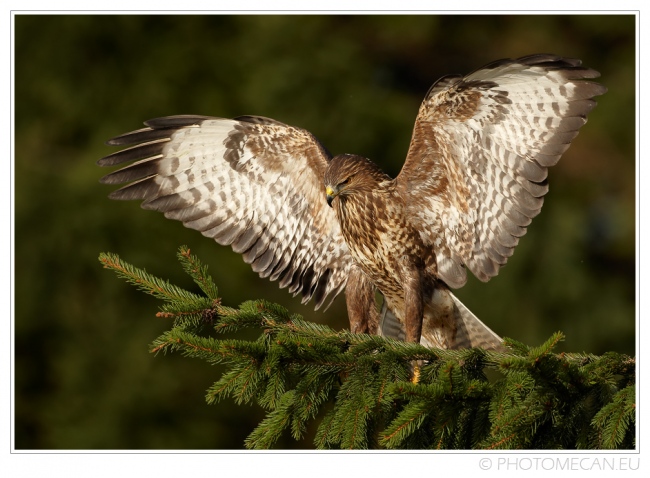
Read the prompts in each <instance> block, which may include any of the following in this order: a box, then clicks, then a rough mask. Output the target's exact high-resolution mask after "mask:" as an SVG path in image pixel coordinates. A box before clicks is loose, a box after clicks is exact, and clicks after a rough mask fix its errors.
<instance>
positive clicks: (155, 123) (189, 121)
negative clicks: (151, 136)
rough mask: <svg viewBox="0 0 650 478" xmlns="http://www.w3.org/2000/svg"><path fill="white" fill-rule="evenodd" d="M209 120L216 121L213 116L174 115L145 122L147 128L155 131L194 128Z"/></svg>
mask: <svg viewBox="0 0 650 478" xmlns="http://www.w3.org/2000/svg"><path fill="white" fill-rule="evenodd" d="M209 119H214V118H212V117H211V116H201V115H174V116H163V117H161V118H153V119H150V120H147V121H145V122H144V124H146V125H147V126H149V127H150V128H154V129H160V128H182V127H184V126H194V125H198V124H200V123H201V122H203V121H205V120H209Z"/></svg>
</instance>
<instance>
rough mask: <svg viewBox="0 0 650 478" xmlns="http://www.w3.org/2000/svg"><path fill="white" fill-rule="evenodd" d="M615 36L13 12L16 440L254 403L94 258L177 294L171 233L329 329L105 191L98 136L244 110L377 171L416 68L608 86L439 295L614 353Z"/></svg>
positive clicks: (622, 212)
mask: <svg viewBox="0 0 650 478" xmlns="http://www.w3.org/2000/svg"><path fill="white" fill-rule="evenodd" d="M634 28H635V21H634V17H632V16H623V15H618V16H595V15H593V16H364V15H361V16H289V15H287V16H258V15H251V16H84V15H80V16H47V15H39V16H25V15H19V16H17V17H15V93H16V96H15V106H16V116H15V126H16V129H15V131H16V138H15V146H16V157H15V234H16V236H15V245H16V250H15V267H16V269H15V279H16V283H15V285H16V287H15V291H16V296H15V306H16V307H15V310H16V317H15V333H16V337H15V338H16V341H15V344H16V354H15V361H14V364H15V377H16V383H15V412H16V417H15V418H16V421H15V423H16V440H15V445H16V447H17V448H21V449H22V448H33V449H43V448H47V449H107V448H110V449H126V448H131V449H151V448H163V449H167V448H179V449H187V448H197V449H198V448H200V449H202V448H213V449H216V448H239V447H241V446H242V443H243V440H244V438H245V437H246V436H247V434H248V433H250V431H251V430H252V429H253V427H254V426H255V425H256V424H257V423H258V422H259V420H260V419H261V417H262V413H261V411H260V410H259V409H257V408H255V407H248V406H246V407H238V406H236V405H234V403H232V402H231V401H223V402H222V403H220V404H219V405H217V406H208V405H206V404H205V402H204V392H205V389H207V388H208V386H209V385H210V384H211V383H212V382H213V381H215V380H216V379H217V378H218V375H219V373H220V369H218V368H215V367H210V366H208V365H206V364H204V363H202V362H198V361H193V360H190V359H185V358H183V357H181V356H158V357H155V356H153V355H151V354H149V353H148V344H149V343H150V342H151V341H152V340H153V339H154V338H155V337H156V336H157V335H158V334H160V333H161V332H163V331H164V330H166V329H167V328H168V327H169V325H170V324H169V321H168V320H165V319H159V318H156V317H154V314H155V312H156V311H157V307H158V304H157V302H156V301H155V300H154V299H153V298H151V297H149V296H145V295H144V294H142V293H139V292H137V291H135V290H134V289H133V288H132V287H130V286H128V285H126V284H125V283H124V282H122V281H119V280H118V279H117V278H116V277H115V276H114V275H113V274H112V273H110V272H109V271H106V270H104V269H102V268H101V267H100V265H99V263H98V261H97V256H98V254H99V252H101V251H110V252H116V253H118V254H120V255H121V256H122V257H123V258H124V259H125V260H127V261H129V262H131V263H134V264H135V265H138V266H141V267H145V268H147V270H148V271H150V272H153V273H155V274H156V275H159V276H163V277H166V278H169V279H170V280H171V281H172V282H175V283H177V284H179V285H182V286H185V287H190V288H191V287H192V286H193V285H192V283H191V281H190V279H189V278H187V277H186V276H185V275H184V274H183V273H182V271H181V269H180V267H179V265H178V263H177V262H176V260H175V253H176V250H177V248H178V246H179V245H181V244H187V245H189V246H190V247H191V249H192V251H193V252H194V253H196V254H198V255H199V256H200V257H201V258H202V259H203V260H204V261H205V262H207V263H208V264H209V265H210V270H211V272H212V274H213V275H214V278H215V280H216V282H217V284H218V285H219V287H220V291H221V294H222V295H223V298H224V299H223V300H224V303H225V304H227V305H233V306H235V305H238V304H239V303H241V302H242V301H244V300H247V299H256V298H267V299H270V300H272V301H275V302H279V303H281V304H283V305H285V306H287V307H288V308H290V309H291V310H293V311H296V312H299V313H302V314H304V315H305V316H306V317H307V318H309V319H310V320H315V321H319V322H325V323H328V324H330V325H331V326H332V327H334V328H337V329H340V328H343V327H345V326H346V325H347V319H346V316H345V313H344V301H343V298H342V297H341V298H339V299H337V300H336V301H335V303H334V305H333V306H332V307H331V308H330V309H329V310H328V311H327V312H325V313H322V312H318V313H315V312H313V311H312V310H311V306H301V305H300V303H299V300H298V299H292V298H291V296H290V295H289V294H288V293H287V292H286V291H283V290H279V289H278V288H277V285H275V284H272V283H269V282H267V281H266V280H261V279H259V278H258V277H257V276H256V274H254V273H253V272H252V271H251V270H250V269H249V268H248V266H246V265H245V264H244V263H243V261H242V260H241V258H240V257H239V256H238V255H236V254H234V253H233V252H232V251H231V250H230V249H229V248H225V247H221V246H219V245H217V244H216V243H214V242H212V241H210V240H208V239H206V238H204V237H202V236H201V235H200V234H199V233H197V232H195V231H191V230H188V229H185V228H183V227H182V225H181V224H180V223H177V222H173V221H168V220H166V219H164V218H163V216H162V215H159V214H156V213H153V212H149V211H143V210H141V209H140V208H139V207H138V204H137V203H118V202H111V201H109V200H108V199H106V195H107V194H108V193H109V191H110V188H109V187H107V186H103V185H100V184H99V183H98V179H99V178H100V177H101V176H102V175H103V174H105V173H107V172H109V171H107V170H101V169H100V168H98V167H97V166H96V165H95V161H96V160H97V159H98V158H100V157H102V156H104V155H106V154H109V153H111V152H112V151H114V148H109V147H107V146H105V145H104V144H103V143H104V141H105V140H106V139H108V138H110V137H112V136H115V135H117V134H120V133H122V132H125V131H128V130H132V129H136V128H138V127H140V125H141V122H142V121H143V120H146V119H149V118H153V117H157V116H164V115H170V114H183V113H194V114H204V115H214V116H224V117H232V116H236V115H242V114H258V115H263V116H268V117H271V118H275V119H278V120H280V121H283V122H285V123H288V124H293V125H297V126H301V127H304V128H306V129H308V130H310V131H312V132H313V133H314V134H316V135H317V136H318V137H319V138H320V139H321V141H322V142H323V143H324V144H325V145H326V146H327V147H328V148H329V149H330V151H332V153H334V154H337V153H343V152H350V153H357V154H361V155H364V156H367V157H369V158H371V159H373V160H375V161H376V162H378V163H379V164H380V165H382V166H383V167H384V168H385V170H386V171H387V172H389V173H391V174H393V175H394V174H397V172H399V169H400V167H401V164H402V162H403V159H404V157H405V154H406V149H407V147H408V143H409V140H410V135H411V128H412V126H413V121H414V118H415V115H416V113H417V109H418V106H419V103H420V101H421V99H422V97H423V96H424V94H425V93H426V91H427V89H428V88H429V86H430V85H431V84H432V83H433V81H434V80H436V79H437V78H438V77H440V76H442V75H444V74H448V73H467V72H469V71H471V70H473V69H475V68H477V67H480V66H481V65H483V64H485V63H488V62H490V61H492V60H496V59H499V58H504V57H517V56H522V55H526V54H531V53H540V52H551V53H557V54H561V55H564V56H570V57H577V58H581V59H582V60H583V61H584V63H585V65H587V66H590V67H593V68H595V69H597V70H598V71H600V72H601V73H602V78H601V80H600V81H602V83H603V84H605V85H606V86H607V87H608V88H609V92H608V93H607V94H606V95H605V96H603V97H601V98H600V99H599V100H598V101H599V106H598V107H597V108H596V109H595V110H594V111H593V113H592V114H591V115H590V118H589V123H588V124H587V125H586V127H585V128H584V129H583V130H582V132H581V133H580V135H579V136H578V138H577V139H576V140H575V142H574V144H573V145H572V146H571V148H570V149H569V151H568V152H567V153H566V154H565V156H564V158H563V159H562V161H560V163H559V164H558V166H557V167H555V168H553V170H552V171H551V172H550V185H551V191H550V194H549V196H548V197H547V200H546V204H545V207H544V210H543V211H542V214H541V215H540V216H539V217H538V218H536V219H535V221H533V224H532V226H531V227H530V229H529V230H530V232H529V233H528V235H527V236H526V237H525V238H524V239H523V240H522V241H521V244H520V246H519V247H518V249H517V251H516V253H515V255H514V256H513V257H512V258H511V260H510V262H509V263H508V266H507V267H505V268H504V269H503V270H502V272H501V274H500V275H499V276H498V277H497V278H495V279H493V280H492V281H491V282H490V283H488V284H483V283H480V282H479V281H477V280H475V279H472V280H470V281H469V283H468V285H467V286H466V287H464V288H463V289H461V290H459V291H458V295H459V296H460V298H461V299H462V300H463V301H464V302H465V303H466V304H467V305H468V306H469V307H470V309H472V310H473V311H474V312H475V313H476V314H477V315H478V316H479V317H480V318H481V319H482V320H484V321H485V322H487V323H488V324H489V325H490V326H491V327H492V328H493V329H494V330H495V331H496V332H498V333H499V334H501V335H504V336H509V337H513V338H515V339H518V340H521V341H524V342H526V343H529V344H532V345H537V344H539V343H540V342H541V341H543V340H545V339H546V338H548V337H549V336H550V334H551V333H552V332H554V331H556V330H562V331H563V332H565V333H566V335H567V340H566V342H565V343H564V344H563V345H562V347H563V349H564V350H570V351H575V352H580V351H586V352H592V353H596V354H600V353H603V352H605V351H608V350H615V351H619V352H625V353H629V354H633V353H634V346H635V321H634V317H635V316H634V307H635V263H636V262H635V225H634V224H635V221H634V220H635V210H634V207H635V194H634V191H635V155H634V152H635V150H634V142H635V136H634V135H635V123H634V121H635V119H634V111H635V75H636V73H635V61H634V60H635V43H634V41H635V32H634ZM279 446H280V447H285V448H288V447H310V446H311V442H310V441H306V442H304V443H299V444H296V443H295V442H294V441H293V440H291V439H290V438H289V437H287V438H286V440H285V441H283V442H281V443H280V445H279Z"/></svg>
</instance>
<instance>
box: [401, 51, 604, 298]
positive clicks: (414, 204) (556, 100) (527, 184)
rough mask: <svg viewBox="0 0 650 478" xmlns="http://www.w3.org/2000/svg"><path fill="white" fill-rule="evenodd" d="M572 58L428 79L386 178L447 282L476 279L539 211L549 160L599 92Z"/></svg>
mask: <svg viewBox="0 0 650 478" xmlns="http://www.w3.org/2000/svg"><path fill="white" fill-rule="evenodd" d="M597 76H599V75H598V73H597V72H596V71H594V70H590V69H587V68H583V67H581V66H580V61H579V60H573V59H566V58H561V57H558V56H554V55H532V56H528V57H523V58H519V59H517V60H500V61H496V62H493V63H491V64H489V65H486V66H485V67H483V68H481V69H479V70H477V71H475V72H474V73H471V74H469V75H467V76H465V77H461V76H449V77H444V78H442V79H440V80H438V81H437V82H436V83H435V84H434V85H433V86H432V87H431V89H430V90H429V93H428V94H427V96H426V97H425V99H424V102H423V103H422V106H421V107H420V111H419V113H418V117H417V119H416V122H415V127H414V131H413V137H412V139H411V144H410V147H409V152H408V155H407V158H406V162H405V164H404V166H403V168H402V171H401V172H400V174H399V176H398V177H397V178H396V183H397V186H398V190H399V191H400V192H401V194H402V196H403V198H404V200H405V202H406V204H407V208H408V210H409V212H410V214H409V220H410V221H411V223H412V225H413V227H414V228H415V229H416V230H418V231H419V232H420V234H421V237H422V239H423V241H424V242H425V244H428V245H430V246H431V247H432V249H433V250H434V251H435V256H436V269H437V270H435V271H434V272H435V273H436V274H437V275H438V277H440V278H441V279H443V280H444V281H445V282H446V283H447V284H448V285H449V286H451V287H460V286H462V285H463V284H464V283H465V281H466V280H467V277H466V272H465V268H464V266H467V267H468V268H469V269H470V270H471V271H472V272H473V273H474V275H475V276H476V277H478V278H479V279H481V280H483V281H486V280H488V279H490V278H491V277H493V276H495V275H496V274H497V273H498V271H499V268H500V267H501V266H502V265H503V264H505V263H506V261H507V260H508V258H509V257H510V255H512V252H513V250H514V248H515V246H516V245H517V243H518V241H519V238H520V237H521V236H523V235H524V234H525V233H526V227H527V226H528V225H529V224H530V222H531V220H532V218H533V217H535V216H536V215H537V214H538V213H539V212H540V210H541V207H542V202H543V196H544V195H545V194H546V192H547V190H548V185H547V182H546V177H547V170H548V167H550V166H553V165H554V164H555V163H557V161H558V160H559V159H560V156H561V155H562V153H564V151H566V149H567V148H568V147H569V145H570V143H571V141H572V140H573V138H575V136H576V135H577V134H578V130H579V129H580V127H581V126H582V125H584V124H585V123H586V121H587V120H586V115H587V113H588V112H589V111H591V109H592V108H593V107H594V106H595V104H596V103H595V101H594V100H593V99H592V98H593V97H594V96H597V95H601V94H603V93H604V92H605V91H606V88H604V87H603V86H601V85H599V84H597V83H593V82H591V81H588V80H589V79H591V78H595V77H597Z"/></svg>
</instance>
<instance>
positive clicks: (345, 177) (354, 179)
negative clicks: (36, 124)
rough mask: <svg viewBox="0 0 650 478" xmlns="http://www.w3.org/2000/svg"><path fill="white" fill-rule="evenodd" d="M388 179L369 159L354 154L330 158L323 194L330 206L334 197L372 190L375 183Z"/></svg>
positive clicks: (343, 196) (345, 196)
mask: <svg viewBox="0 0 650 478" xmlns="http://www.w3.org/2000/svg"><path fill="white" fill-rule="evenodd" d="M384 179H390V178H388V177H387V176H386V174H384V173H383V172H382V171H381V170H380V169H379V168H378V167H377V165H376V164H374V163H373V162H372V161H370V160H369V159H366V158H363V157H361V156H356V155H354V154H339V155H338V156H335V157H334V158H332V160H331V161H330V163H329V166H328V168H327V171H325V194H326V195H327V204H329V206H330V207H332V202H333V201H334V199H335V198H336V197H340V199H341V198H347V197H349V196H351V195H353V194H355V193H358V192H361V191H363V190H369V191H371V190H373V189H374V188H375V187H376V186H377V183H378V182H379V181H381V180H384Z"/></svg>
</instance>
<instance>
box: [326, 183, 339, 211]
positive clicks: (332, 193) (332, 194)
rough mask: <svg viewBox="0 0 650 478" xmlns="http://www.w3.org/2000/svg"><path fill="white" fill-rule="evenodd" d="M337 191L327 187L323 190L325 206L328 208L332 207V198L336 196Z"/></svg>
mask: <svg viewBox="0 0 650 478" xmlns="http://www.w3.org/2000/svg"><path fill="white" fill-rule="evenodd" d="M338 193H339V192H338V190H335V189H332V187H331V186H327V187H326V188H325V194H327V205H328V206H329V207H332V201H334V198H335V197H336V196H337V195H338Z"/></svg>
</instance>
